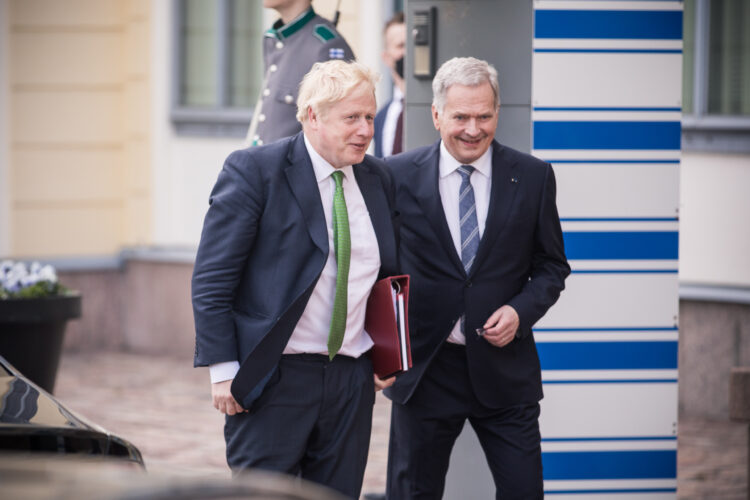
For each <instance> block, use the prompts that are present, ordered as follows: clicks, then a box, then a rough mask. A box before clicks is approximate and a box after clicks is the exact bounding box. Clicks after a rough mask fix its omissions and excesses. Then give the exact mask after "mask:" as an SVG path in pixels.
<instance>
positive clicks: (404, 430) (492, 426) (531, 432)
mask: <svg viewBox="0 0 750 500" xmlns="http://www.w3.org/2000/svg"><path fill="white" fill-rule="evenodd" d="M467 419H468V420H469V423H470V424H471V426H472V427H473V428H474V431H475V432H476V434H477V437H478V438H479V442H480V444H481V445H482V449H483V451H484V454H485V457H486V458H487V463H488V464H489V467H490V471H491V472H492V477H493V478H494V481H495V488H496V498H498V499H503V500H508V499H519V500H521V499H522V500H533V499H537V498H539V499H541V498H543V497H544V493H543V484H542V454H541V444H540V443H541V436H540V434H539V404H538V403H533V404H529V405H522V406H514V407H509V408H499V409H496V408H487V407H486V406H484V405H482V404H481V403H480V402H479V401H477V399H476V398H475V397H474V393H473V390H472V387H471V381H470V380H469V374H468V369H467V361H466V348H465V347H463V346H456V345H453V344H447V343H446V344H445V345H444V346H443V347H441V349H440V351H439V352H438V354H437V355H436V356H435V359H434V360H433V361H432V364H431V365H430V366H429V367H428V369H427V371H426V373H425V375H424V377H423V378H422V380H421V382H420V384H419V386H418V387H417V389H416V391H415V392H414V394H413V396H412V397H411V398H410V399H409V401H408V402H407V404H405V405H401V404H398V403H395V402H394V403H393V406H392V410H391V437H390V443H389V449H388V480H387V495H388V499H389V500H409V499H435V500H439V499H441V498H442V497H443V490H444V487H445V475H446V473H447V471H448V464H449V460H450V454H451V450H452V449H453V444H454V443H455V441H456V438H457V437H458V435H459V434H460V433H461V430H462V429H463V426H464V422H465V421H466V420H467Z"/></svg>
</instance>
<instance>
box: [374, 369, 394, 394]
mask: <svg viewBox="0 0 750 500" xmlns="http://www.w3.org/2000/svg"><path fill="white" fill-rule="evenodd" d="M372 378H374V379H375V392H378V391H382V390H383V389H385V388H387V387H390V386H392V385H393V383H394V382H395V381H396V376H395V375H394V376H393V377H391V378H387V379H385V380H383V379H382V378H380V377H378V376H377V375H375V374H374V373H373V375H372Z"/></svg>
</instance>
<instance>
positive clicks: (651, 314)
mask: <svg viewBox="0 0 750 500" xmlns="http://www.w3.org/2000/svg"><path fill="white" fill-rule="evenodd" d="M533 47H534V54H533V70H532V71H533V73H532V75H533V77H532V82H533V83H532V85H533V91H532V100H533V112H532V122H533V154H534V155H535V156H538V157H540V158H542V159H544V160H547V161H549V162H551V163H552V165H553V167H554V169H555V173H556V176H557V180H558V208H559V209H560V217H561V219H562V225H563V233H564V238H565V247H566V253H567V256H568V259H569V260H570V263H571V267H572V269H573V272H572V274H571V276H570V277H569V278H568V280H567V282H566V290H565V291H564V292H563V295H562V296H561V298H560V301H559V302H558V304H556V305H555V306H554V307H553V308H552V309H551V310H550V311H549V313H548V314H547V315H546V316H545V317H544V318H543V319H542V320H541V321H540V322H539V323H538V324H537V325H536V327H535V338H536V341H537V346H538V349H539V357H540V359H541V362H542V378H543V382H544V392H545V399H544V400H543V402H542V417H541V429H542V452H543V463H544V476H545V494H546V496H547V497H549V498H564V499H578V498H580V499H586V500H595V499H612V498H614V499H618V500H626V499H627V500H630V499H646V498H649V499H674V498H676V491H677V338H678V275H677V268H678V204H679V163H680V118H681V85H682V76H681V70H682V2H680V1H654V0H637V1H614V0H598V1H597V0H589V1H563V0H537V1H535V3H534V45H533Z"/></svg>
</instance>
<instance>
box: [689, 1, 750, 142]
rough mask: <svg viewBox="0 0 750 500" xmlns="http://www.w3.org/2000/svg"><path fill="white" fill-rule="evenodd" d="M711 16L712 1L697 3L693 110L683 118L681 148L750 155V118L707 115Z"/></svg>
mask: <svg viewBox="0 0 750 500" xmlns="http://www.w3.org/2000/svg"><path fill="white" fill-rule="evenodd" d="M683 15H684V14H683ZM710 16H711V0H695V16H694V18H695V38H694V43H695V47H694V54H695V56H694V57H695V59H694V61H693V96H692V97H693V111H692V112H691V113H690V114H683V115H682V149H683V150H684V151H702V152H717V153H750V116H728V115H716V114H710V113H709V112H708V77H709V73H708V71H709V64H710V60H709V59H710V57H709V44H710V41H711V40H710V35H711V33H710V26H711V24H710V23H711V19H710ZM683 53H684V52H683Z"/></svg>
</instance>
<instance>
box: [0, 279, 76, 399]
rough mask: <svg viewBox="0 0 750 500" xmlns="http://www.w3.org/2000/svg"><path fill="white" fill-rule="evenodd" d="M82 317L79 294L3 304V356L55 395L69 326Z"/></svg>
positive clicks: (0, 337)
mask: <svg viewBox="0 0 750 500" xmlns="http://www.w3.org/2000/svg"><path fill="white" fill-rule="evenodd" d="M80 316H81V296H80V295H78V294H74V295H65V296H57V297H43V298H35V299H4V300H0V355H2V356H3V357H4V358H5V359H6V360H8V362H9V363H10V364H12V365H13V366H14V367H15V368H16V369H18V371H20V372H21V373H23V374H24V375H26V376H27V377H28V378H29V379H31V380H32V381H33V382H35V383H36V384H38V385H39V386H40V387H42V388H43V389H44V390H46V391H47V392H49V393H52V391H53V389H54V388H55V378H56V377H57V366H58V364H59V362H60V353H61V351H62V343H63V336H64V334H65V327H66V324H67V322H68V320H69V319H73V318H78V317H80Z"/></svg>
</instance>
